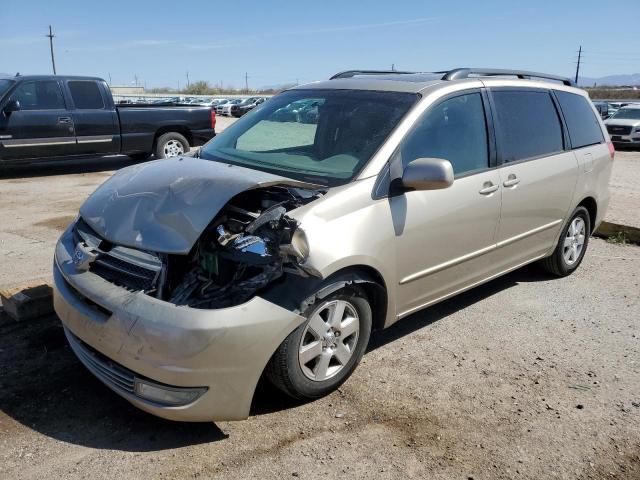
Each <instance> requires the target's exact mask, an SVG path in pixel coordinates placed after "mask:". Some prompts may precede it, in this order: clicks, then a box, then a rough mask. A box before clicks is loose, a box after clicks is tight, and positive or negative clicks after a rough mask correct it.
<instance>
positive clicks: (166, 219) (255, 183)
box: [80, 157, 317, 254]
mask: <svg viewBox="0 0 640 480" xmlns="http://www.w3.org/2000/svg"><path fill="white" fill-rule="evenodd" d="M276 184H284V185H291V186H299V187H317V185H312V184H307V183H304V182H299V181H296V180H292V179H290V178H286V177H280V176H278V175H273V174H270V173H266V172H261V171H259V170H252V169H248V168H243V167H238V166H233V165H228V164H224V163H218V162H214V161H209V160H203V159H198V158H189V157H176V158H172V159H165V160H155V161H152V162H147V163H142V164H138V165H133V166H130V167H127V168H123V169H121V170H119V171H118V172H117V173H116V174H115V175H113V176H112V177H111V178H109V180H107V181H106V182H105V183H103V184H102V185H101V186H100V187H98V189H97V190H96V191H95V192H94V193H93V194H91V196H90V197H89V198H88V199H87V200H86V201H85V202H84V204H83V205H82V207H80V215H81V216H82V218H83V219H84V221H85V222H87V224H89V226H91V228H93V229H94V230H95V231H96V233H98V234H99V235H100V236H101V237H102V238H104V239H106V240H108V241H110V242H112V243H115V244H118V245H124V246H128V247H133V248H138V249H142V250H150V251H154V252H162V253H175V254H187V253H188V252H189V251H190V250H191V247H193V245H194V244H195V242H196V241H197V240H198V237H200V234H201V233H202V232H203V231H204V229H205V228H206V227H207V225H209V223H210V222H211V220H213V218H214V217H215V216H216V214H217V213H218V212H219V211H220V209H221V208H222V207H224V205H225V204H226V203H227V202H228V201H229V200H231V198H232V197H234V196H235V195H237V194H238V193H241V192H243V191H245V190H249V189H252V188H257V187H264V186H269V185H276Z"/></svg>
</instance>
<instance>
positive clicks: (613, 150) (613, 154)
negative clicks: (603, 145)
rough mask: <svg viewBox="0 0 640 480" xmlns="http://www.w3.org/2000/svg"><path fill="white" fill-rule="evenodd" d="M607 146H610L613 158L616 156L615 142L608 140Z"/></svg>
mask: <svg viewBox="0 0 640 480" xmlns="http://www.w3.org/2000/svg"><path fill="white" fill-rule="evenodd" d="M607 146H608V147H609V155H610V156H611V160H613V158H614V157H615V156H616V149H615V147H614V146H613V142H607Z"/></svg>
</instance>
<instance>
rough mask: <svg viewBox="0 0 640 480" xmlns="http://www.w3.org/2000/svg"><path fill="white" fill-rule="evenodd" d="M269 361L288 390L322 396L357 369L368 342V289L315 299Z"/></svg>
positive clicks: (270, 374) (273, 375) (271, 375)
mask: <svg viewBox="0 0 640 480" xmlns="http://www.w3.org/2000/svg"><path fill="white" fill-rule="evenodd" d="M304 316H306V317H307V321H306V322H304V323H303V324H302V325H300V326H299V327H298V328H297V329H296V330H294V331H293V332H292V333H291V334H290V335H289V336H288V337H287V338H286V339H285V340H284V341H283V342H282V344H281V345H280V346H279V347H278V350H276V352H275V353H274V355H273V357H272V358H271V360H270V361H269V365H268V366H267V370H266V374H267V378H268V379H269V380H270V381H271V383H273V384H274V385H275V386H276V387H278V388H279V389H281V390H282V391H284V392H285V393H287V394H288V395H290V396H292V397H294V398H299V399H314V398H319V397H322V396H324V395H327V394H328V393H330V392H332V391H334V390H335V389H336V388H338V387H339V386H340V385H341V384H342V383H343V382H344V381H345V380H346V379H347V378H349V376H350V375H351V374H352V373H353V371H354V370H355V369H356V367H357V366H358V364H359V363H360V360H361V359H362V356H363V355H364V351H365V349H366V347H367V344H368V343H369V336H370V334H371V318H372V316H371V306H370V305H369V301H368V300H367V298H366V296H365V295H364V292H362V291H361V290H360V289H357V288H352V287H350V288H348V289H347V288H345V289H342V290H339V291H338V292H335V293H333V294H331V295H329V296H328V297H326V298H324V299H322V300H318V301H316V302H315V303H314V304H313V305H311V306H310V307H309V308H308V309H307V311H306V312H305V313H304Z"/></svg>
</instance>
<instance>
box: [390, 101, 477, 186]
mask: <svg viewBox="0 0 640 480" xmlns="http://www.w3.org/2000/svg"><path fill="white" fill-rule="evenodd" d="M401 153H402V163H403V164H404V165H406V164H407V163H409V162H411V161H412V160H415V159H417V158H443V159H445V160H449V161H450V162H451V165H452V166H453V172H454V173H455V174H456V175H462V174H468V173H470V172H474V171H479V170H483V169H485V168H487V167H488V166H489V154H488V143H487V125H486V121H485V116H484V107H483V104H482V97H481V96H480V94H479V93H470V94H467V95H460V96H457V97H453V98H450V99H448V100H445V101H443V102H442V103H440V104H438V105H436V106H434V107H431V108H430V109H429V110H428V111H427V112H426V113H425V114H424V116H423V117H422V118H421V119H420V120H419V121H418V123H417V124H416V126H415V128H414V130H413V131H412V132H411V133H410V134H409V135H408V137H407V138H406V139H405V140H404V142H403V143H402V147H401Z"/></svg>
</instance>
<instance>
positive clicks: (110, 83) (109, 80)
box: [109, 73, 111, 86]
mask: <svg viewBox="0 0 640 480" xmlns="http://www.w3.org/2000/svg"><path fill="white" fill-rule="evenodd" d="M109 86H111V73H109Z"/></svg>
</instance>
